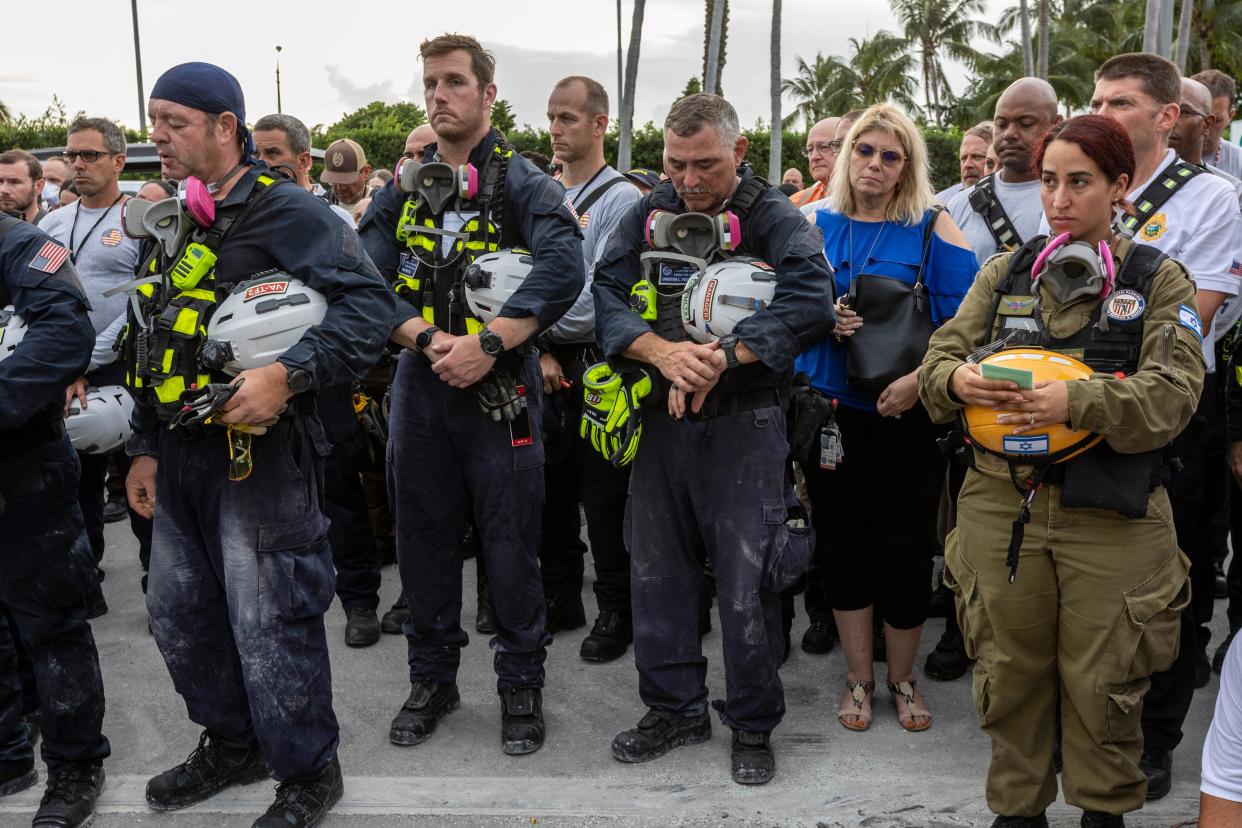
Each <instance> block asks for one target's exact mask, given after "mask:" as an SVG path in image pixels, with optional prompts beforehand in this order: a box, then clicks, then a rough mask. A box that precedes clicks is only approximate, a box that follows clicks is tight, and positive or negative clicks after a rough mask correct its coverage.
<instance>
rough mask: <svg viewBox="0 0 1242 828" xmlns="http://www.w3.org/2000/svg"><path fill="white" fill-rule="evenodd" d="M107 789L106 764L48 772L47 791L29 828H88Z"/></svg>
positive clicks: (77, 766) (78, 766)
mask: <svg viewBox="0 0 1242 828" xmlns="http://www.w3.org/2000/svg"><path fill="white" fill-rule="evenodd" d="M103 786H104V769H103V765H101V764H99V765H76V766H72V767H69V768H62V769H61V770H58V771H54V772H49V773H48V777H47V791H46V792H45V793H44V794H43V800H42V801H41V802H40V803H39V810H37V811H35V815H34V819H33V820H31V822H30V828H86V826H88V825H90V824H91V822H93V821H94V819H95V800H97V799H99V794H100V792H101V791H102V790H103Z"/></svg>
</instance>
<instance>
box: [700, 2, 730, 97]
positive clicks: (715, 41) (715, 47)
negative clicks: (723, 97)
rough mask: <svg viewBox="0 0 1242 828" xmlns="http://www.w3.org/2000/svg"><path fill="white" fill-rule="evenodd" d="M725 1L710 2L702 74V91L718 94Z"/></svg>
mask: <svg viewBox="0 0 1242 828" xmlns="http://www.w3.org/2000/svg"><path fill="white" fill-rule="evenodd" d="M724 4H725V0H712V17H711V20H710V21H709V22H710V23H711V31H710V34H709V35H708V37H707V68H706V70H705V71H704V73H703V91H704V92H710V93H712V94H713V95H718V94H720V29H721V26H723V25H724Z"/></svg>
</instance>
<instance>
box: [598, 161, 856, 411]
mask: <svg viewBox="0 0 1242 828" xmlns="http://www.w3.org/2000/svg"><path fill="white" fill-rule="evenodd" d="M738 172H739V175H740V176H741V179H742V181H745V180H746V179H748V178H750V177H751V176H752V175H753V174H754V173H753V172H752V171H751V169H750V167H749V166H746V165H743V166H742V167H741V168H740V169H739V171H738ZM739 189H740V183H739ZM725 209H729V206H728V205H726V206H725ZM652 210H668V211H670V212H674V213H685V212H689V211H688V210H687V209H686V205H685V204H684V203H682V201H681V199H680V198H679V197H678V196H677V193H676V191H675V190H674V189H673V184H672V182H668V181H666V182H663V183H661V184H660V185H659V186H658V187H656V188H655V189H654V190H652V191H651V192H650V193H648V194H647V195H646V196H644V197H643V198H642V199H640V200H639V201H638V203H637V204H635V205H634V206H633V207H632V208H631V209H630V210H629V211H627V212H626V213H625V215H624V216H622V218H621V221H620V222H619V223H618V224H617V229H616V230H615V231H613V235H612V239H611V241H609V243H608V246H607V248H606V249H605V250H604V255H603V257H602V258H601V259H600V260H599V262H598V263H597V264H596V266H595V283H594V286H593V287H592V294H593V296H594V298H595V332H596V337H597V338H598V339H599V341H600V344H601V345H603V347H604V352H605V354H607V356H608V358H609V359H616V358H618V357H621V355H622V354H623V353H624V352H625V350H626V349H627V348H629V347H630V345H631V344H633V342H634V340H635V339H637V338H638V337H639V336H641V335H642V334H644V333H651V326H650V325H649V324H648V323H647V322H646V321H644V320H643V318H642V317H641V316H639V315H638V314H637V313H635V312H634V311H633V310H632V309H631V308H630V289H631V288H633V287H634V284H635V282H637V281H638V280H639V278H640V276H641V275H642V266H641V264H640V261H639V256H640V255H641V254H642V253H643V251H644V250H645V249H646V248H645V241H644V231H643V227H644V224H645V222H646V218H647V215H648V214H649V213H650V212H651V211H652ZM823 243H824V242H823V237H822V236H821V235H820V232H819V230H818V229H817V228H816V227H815V225H813V224H811V223H810V222H808V221H807V220H806V218H805V217H804V216H803V215H802V214H801V213H800V212H799V211H798V209H797V208H796V207H794V206H793V204H791V203H790V201H789V198H788V197H787V196H786V195H784V194H783V193H782V192H781V191H780V190H779V189H777V188H776V187H768V188H767V189H766V190H765V191H764V192H763V194H762V195H760V196H759V197H758V198H757V199H756V200H755V203H754V205H753V206H752V207H751V211H750V215H749V216H748V217H746V218H745V219H743V220H742V244H741V246H740V247H739V248H738V250H737V253H738V254H739V255H748V256H755V257H757V258H760V259H762V260H763V261H765V262H767V263H768V264H770V265H772V267H773V268H774V269H775V271H776V276H777V282H776V293H775V295H774V296H773V298H772V302H771V304H769V305H768V306H767V307H766V308H762V309H760V310H758V311H756V312H755V313H754V315H753V316H751V317H750V318H749V319H745V320H743V321H742V322H741V323H739V324H738V325H737V327H736V328H735V329H734V331H733V332H734V333H735V334H737V337H738V339H740V340H741V341H742V342H744V343H746V345H747V347H749V348H750V349H751V350H752V351H754V352H755V355H756V356H758V357H759V362H757V363H753V364H750V365H743V366H740V367H739V368H737V369H735V370H733V371H730V372H729V373H728V374H726V376H725V379H724V380H723V381H722V382H721V384H720V385H719V386H717V388H716V389H715V390H713V392H712V394H713V396H715V397H721V396H726V395H728V394H736V393H741V392H747V391H753V390H757V389H763V388H772V387H776V386H779V385H782V384H783V383H784V382H785V381H787V379H788V378H789V377H790V375H791V369H792V366H793V363H794V359H795V358H796V357H797V356H798V354H799V353H801V352H802V350H803V349H804V348H806V347H807V346H808V345H810V344H811V343H812V342H815V341H816V340H818V339H821V338H823V337H824V336H826V335H827V334H828V333H829V332H830V331H831V330H832V327H833V325H834V324H835V314H834V313H833V310H832V303H833V288H832V270H831V268H829V267H828V262H827V260H826V259H824V254H823ZM660 385H661V386H662V387H664V389H665V390H667V385H666V384H665V383H663V382H660ZM658 396H659V395H653V398H654V397H658ZM659 404H660V405H661V406H663V398H662V397H661V398H660V403H659Z"/></svg>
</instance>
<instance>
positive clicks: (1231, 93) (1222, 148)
mask: <svg viewBox="0 0 1242 828" xmlns="http://www.w3.org/2000/svg"><path fill="white" fill-rule="evenodd" d="M1194 79H1195V80H1197V81H1199V82H1200V83H1202V84H1203V85H1204V86H1206V87H1207V88H1208V90H1209V91H1210V92H1211V93H1212V113H1213V114H1214V115H1215V116H1216V122H1215V124H1214V125H1213V126H1212V130H1211V132H1209V133H1208V137H1207V142H1206V145H1205V146H1204V147H1203V156H1204V157H1205V158H1206V159H1207V160H1208V163H1210V164H1211V165H1212V166H1214V167H1217V168H1219V169H1222V170H1224V171H1225V172H1227V173H1229V174H1230V175H1233V176H1237V177H1238V178H1242V147H1239V146H1238V145H1237V144H1236V143H1230V142H1229V141H1227V140H1224V134H1225V130H1226V129H1228V128H1229V125H1230V124H1231V123H1232V122H1233V116H1234V115H1235V114H1236V113H1237V109H1236V108H1235V107H1234V102H1235V101H1236V100H1237V98H1238V83H1237V81H1235V80H1234V79H1233V78H1231V77H1229V76H1228V75H1226V74H1225V73H1224V72H1222V71H1220V70H1219V69H1204V70H1203V71H1202V72H1199V73H1197V74H1196V75H1194Z"/></svg>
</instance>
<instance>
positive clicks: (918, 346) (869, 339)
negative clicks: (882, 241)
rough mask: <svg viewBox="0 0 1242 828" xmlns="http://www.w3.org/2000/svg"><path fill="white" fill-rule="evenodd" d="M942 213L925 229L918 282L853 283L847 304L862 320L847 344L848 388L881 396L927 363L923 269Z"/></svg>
mask: <svg viewBox="0 0 1242 828" xmlns="http://www.w3.org/2000/svg"><path fill="white" fill-rule="evenodd" d="M943 209H944V208H943V207H941V206H940V205H936V206H935V207H933V208H932V211H931V212H932V214H931V217H930V218H929V219H928V222H927V228H926V229H925V230H924V231H923V254H922V257H921V258H920V259H919V272H918V276H917V277H916V278H915V280H914V284H910V283H909V282H905V281H902V280H901V279H896V278H893V277H892V276H880V275H877V274H875V273H860V274H858V275H857V276H854V277H853V278H852V279H850V291H849V294H848V295H847V296H846V302H847V304H848V306H849V307H850V308H852V309H853V310H854V311H856V312H857V313H858V315H859V316H861V317H862V318H863V325H862V327H861V328H859V329H858V330H856V331H854V335H853V336H851V337H849V339H848V341H847V342H846V359H845V379H846V382H848V383H849V385H850V387H852V388H857V389H858V390H860V391H863V392H865V393H867V394H870V395H872V396H875V397H878V396H879V395H880V394H881V393H883V391H884V389H885V388H887V387H888V386H889V385H890V384H891V383H892V382H893V381H894V380H897V379H900V378H901V377H904V376H905V375H906V374H908V373H910V372H911V371H913V370H914V369H915V368H917V367H918V366H919V363H920V362H922V361H923V356H924V355H925V354H926V353H927V343H928V341H929V340H930V339H931V335H932V332H933V331H934V330H935V325H933V324H932V316H931V299H930V297H928V295H927V286H926V285H925V284H924V283H923V271H924V269H925V268H926V267H927V251H928V249H929V248H930V247H931V240H932V233H933V232H934V228H935V226H936V219H937V218H939V217H940V213H941V211H942V210H943ZM863 266H864V267H866V263H864V264H863Z"/></svg>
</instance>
